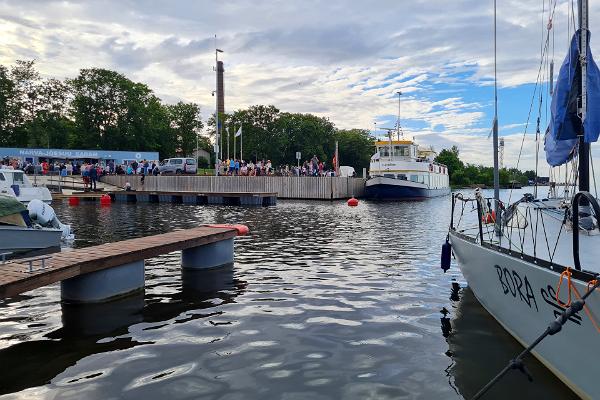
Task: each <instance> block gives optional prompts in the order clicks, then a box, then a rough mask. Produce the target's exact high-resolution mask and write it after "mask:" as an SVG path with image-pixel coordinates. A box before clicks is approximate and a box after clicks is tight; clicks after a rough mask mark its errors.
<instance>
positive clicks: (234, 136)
mask: <svg viewBox="0 0 600 400" xmlns="http://www.w3.org/2000/svg"><path fill="white" fill-rule="evenodd" d="M236 138H237V136H236V135H235V133H234V134H233V159H234V160H235V153H236V151H235V142H236V140H235V139H236Z"/></svg>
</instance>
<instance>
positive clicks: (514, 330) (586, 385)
mask: <svg viewBox="0 0 600 400" xmlns="http://www.w3.org/2000/svg"><path fill="white" fill-rule="evenodd" d="M450 242H451V244H452V249H453V251H454V255H455V256H456V259H457V260H458V263H459V266H460V269H461V271H462V273H463V275H464V277H465V279H466V280H467V282H468V284H469V287H470V288H471V290H472V291H473V293H474V294H475V296H476V297H477V299H478V300H479V302H480V303H481V305H483V307H485V309H486V310H487V311H488V312H489V313H490V314H491V315H492V316H493V317H494V318H495V319H496V320H497V321H498V322H499V323H500V324H501V325H502V326H503V327H504V328H505V329H506V330H507V331H508V332H509V333H510V334H511V335H512V336H514V337H515V339H517V340H518V341H519V342H520V343H521V344H522V345H524V346H527V345H529V344H531V343H532V342H533V341H534V340H535V339H536V338H537V337H538V336H539V335H540V334H541V333H542V332H543V331H544V330H545V329H546V327H547V326H548V323H549V322H550V321H551V320H553V319H555V318H556V315H557V313H560V312H561V311H562V309H561V308H560V306H559V305H558V304H557V303H556V300H555V289H556V287H557V284H558V281H559V276H560V273H558V272H555V271H553V270H552V269H551V267H546V266H541V265H536V264H534V263H533V262H529V261H528V260H526V259H522V258H521V257H520V254H515V253H513V255H510V254H508V253H505V252H499V251H497V250H494V249H492V248H490V247H487V246H486V247H484V246H482V245H480V244H478V243H474V242H473V241H472V240H469V239H468V238H467V237H465V236H464V235H461V234H458V233H456V232H454V231H450ZM560 270H562V269H560ZM573 282H574V283H575V285H576V287H577V289H578V290H579V292H580V293H581V294H583V293H585V291H586V283H583V282H582V281H577V280H573ZM560 297H561V299H562V300H563V302H564V301H566V299H567V287H566V285H563V288H562V290H561V292H560ZM587 305H588V307H589V309H590V310H591V312H592V313H593V314H594V316H597V317H600V291H598V292H597V293H594V294H592V295H591V296H590V297H589V298H588V301H587ZM596 321H600V320H598V319H596ZM599 344H600V332H598V331H597V330H596V328H595V327H594V325H593V323H592V321H591V320H590V318H589V317H588V316H587V315H586V314H585V312H584V311H581V312H580V315H579V316H576V317H574V318H572V319H571V320H570V321H569V322H568V323H567V324H565V326H564V327H563V329H562V331H561V332H560V333H558V334H556V335H554V336H549V337H547V338H546V339H545V340H543V341H542V342H541V343H540V344H539V345H538V346H537V347H536V349H535V351H534V352H533V354H534V355H535V357H536V358H538V359H539V360H540V361H541V362H542V363H543V364H544V365H545V366H546V367H547V368H548V369H550V370H551V371H552V372H553V373H554V374H555V375H556V376H557V377H558V378H559V379H561V380H562V381H563V382H564V383H565V384H566V385H567V386H569V387H570V388H571V389H572V390H573V391H574V392H575V393H577V394H578V395H579V396H580V397H582V398H586V399H588V398H589V399H600V385H598V376H599V375H598V367H597V365H595V363H596V362H597V361H598V360H600V346H599ZM513 356H515V355H510V354H507V361H508V359H509V358H512V357H513ZM490 378H492V377H490ZM534 379H535V377H534Z"/></svg>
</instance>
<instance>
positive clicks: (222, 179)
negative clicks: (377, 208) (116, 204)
mask: <svg viewBox="0 0 600 400" xmlns="http://www.w3.org/2000/svg"><path fill="white" fill-rule="evenodd" d="M101 180H102V182H106V183H108V184H110V185H114V186H118V187H121V188H122V187H124V186H125V183H127V182H129V184H130V185H131V188H132V189H133V190H144V191H162V192H219V193H224V192H273V193H277V197H278V198H280V199H281V198H283V199H313V200H335V199H347V198H350V197H352V196H354V197H362V196H364V194H365V179H362V178H344V177H293V176H292V177H287V176H146V177H145V178H144V182H143V183H142V177H141V176H140V175H110V176H104V177H102V178H101Z"/></svg>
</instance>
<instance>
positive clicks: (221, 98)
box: [217, 61, 225, 114]
mask: <svg viewBox="0 0 600 400" xmlns="http://www.w3.org/2000/svg"><path fill="white" fill-rule="evenodd" d="M224 72H225V68H223V61H218V62H217V110H218V111H219V114H224V113H225V87H224V84H223V73H224Z"/></svg>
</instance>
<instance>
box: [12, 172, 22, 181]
mask: <svg viewBox="0 0 600 400" xmlns="http://www.w3.org/2000/svg"><path fill="white" fill-rule="evenodd" d="M17 182H20V183H23V173H22V172H13V183H17Z"/></svg>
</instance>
